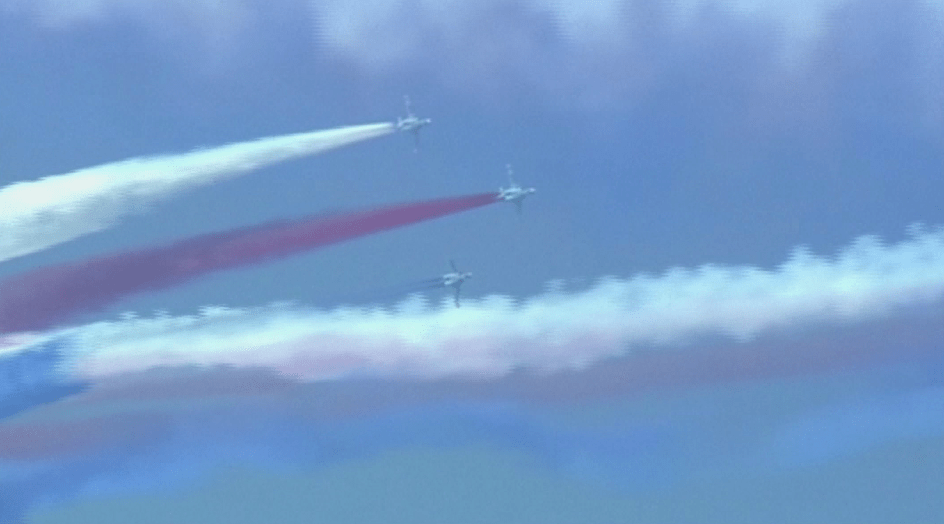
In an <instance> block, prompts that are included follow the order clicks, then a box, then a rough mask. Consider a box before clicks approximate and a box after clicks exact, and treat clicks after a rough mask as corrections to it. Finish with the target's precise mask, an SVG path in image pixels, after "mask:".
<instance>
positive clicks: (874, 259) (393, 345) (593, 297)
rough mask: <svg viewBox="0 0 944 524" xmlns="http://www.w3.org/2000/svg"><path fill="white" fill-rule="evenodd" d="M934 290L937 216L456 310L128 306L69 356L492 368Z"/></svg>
mask: <svg viewBox="0 0 944 524" xmlns="http://www.w3.org/2000/svg"><path fill="white" fill-rule="evenodd" d="M25 289H27V290H29V291H32V288H30V287H27V288H25ZM19 294H20V295H22V294H23V293H22V292H21V293H19ZM942 294H944V230H937V231H933V232H915V233H914V234H913V235H912V238H911V239H909V240H906V241H903V242H901V243H898V244H895V245H891V246H884V245H882V244H881V243H880V242H879V241H877V240H876V239H875V238H874V237H862V238H860V239H859V240H858V241H856V242H855V243H854V244H853V245H852V246H851V247H849V248H847V249H846V250H845V251H844V252H842V253H841V254H840V255H839V256H838V257H836V258H835V259H834V260H830V259H827V258H822V257H816V256H814V255H811V254H809V253H808V252H806V251H805V250H802V249H800V250H797V251H796V252H795V253H794V255H793V257H791V259H790V260H789V261H788V262H786V263H784V264H783V265H781V266H780V267H779V268H777V269H775V270H762V269H758V268H752V267H720V266H703V267H701V268H699V269H697V270H684V269H673V270H670V271H668V272H666V273H665V274H663V275H661V276H648V275H639V276H636V277H633V278H629V279H618V278H605V279H602V280H601V281H600V282H599V283H597V284H596V285H595V286H593V287H591V288H590V289H587V290H585V291H582V292H576V293H563V292H548V293H546V294H544V295H540V296H536V297H533V298H530V299H528V300H524V301H520V302H517V303H516V302H515V301H513V300H512V299H510V298H506V297H500V296H494V297H486V298H484V299H479V300H474V299H467V301H466V304H463V306H464V307H463V308H462V309H461V310H457V309H455V308H453V307H451V306H445V307H440V308H433V307H429V306H428V305H427V304H426V302H425V301H423V300H422V299H412V300H407V301H404V302H402V303H400V304H399V305H398V306H396V307H395V308H394V309H392V310H384V309H380V308H373V309H368V308H340V309H336V310H332V311H321V310H315V309H305V308H299V307H289V306H272V307H263V308H256V309H228V308H208V309H206V310H204V311H203V312H201V314H200V315H196V316H186V317H159V318H127V319H125V320H120V321H114V322H99V323H96V324H90V325H86V326H83V327H78V328H75V329H73V330H71V331H70V333H71V335H72V336H73V337H75V343H76V345H77V347H81V348H86V349H87V350H86V351H84V352H80V353H79V354H77V355H76V359H75V361H74V364H75V368H74V369H75V371H76V373H78V376H79V377H82V378H95V377H99V378H100V377H107V376H110V375H116V374H122V373H126V372H138V371H144V370H147V369H150V368H152V367H155V366H164V365H168V366H174V365H183V366H186V365H192V364H198V365H218V364H226V365H233V366H236V367H263V368H269V369H272V370H275V371H277V372H279V373H282V374H283V375H284V376H286V377H294V378H296V379H299V380H318V379H321V378H331V377H337V376H347V375H351V374H354V375H357V374H358V373H367V374H369V375H370V376H383V375H387V376H392V377H411V376H414V377H415V376H419V377H448V376H467V377H470V376H475V377H487V376H492V377H495V376H502V375H506V374H508V373H511V372H512V371H513V370H516V369H522V368H530V369H533V370H542V371H552V370H562V369H583V368H585V367H587V366H589V365H592V364H593V363H595V362H599V361H600V360H601V359H604V358H609V357H614V356H620V355H626V354H628V353H630V354H631V352H632V351H633V349H634V348H644V349H646V350H650V349H652V348H653V347H656V346H659V345H667V344H677V343H680V342H685V341H690V340H697V339H698V337H713V336H716V335H723V336H725V337H728V338H733V339H735V340H748V339H751V338H753V337H756V336H758V335H761V334H764V333H774V332H777V331H780V330H784V329H790V328H809V327H819V326H824V325H825V326H830V325H831V326H842V325H845V324H847V323H848V322H850V321H863V320H870V319H877V318H882V317H887V316H889V315H892V314H893V313H895V311H896V310H897V309H899V308H902V307H914V306H921V305H925V304H931V303H936V302H938V301H939V300H940V298H941V296H942ZM47 295H49V296H55V294H54V293H53V294H49V293H47ZM27 296H28V295H27ZM45 300H48V299H45ZM31 308H32V306H31ZM31 308H30V309H31ZM19 310H20V308H16V309H10V308H6V309H5V310H4V313H5V314H8V315H12V314H14V313H16V312H17V311H19ZM24 324H27V323H24V322H22V321H20V322H18V323H16V322H11V321H9V320H7V325H24ZM654 354H655V355H658V354H659V353H654ZM675 354H677V355H678V358H683V357H682V353H679V352H678V351H675ZM850 358H854V357H850ZM654 365H656V366H659V365H661V364H658V362H657V363H655V364H654ZM732 366H734V367H735V368H736V367H737V365H736V363H735V364H732Z"/></svg>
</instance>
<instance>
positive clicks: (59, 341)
mask: <svg viewBox="0 0 944 524" xmlns="http://www.w3.org/2000/svg"><path fill="white" fill-rule="evenodd" d="M71 349H72V348H71V347H70V344H69V343H67V341H66V338H65V337H59V338H55V339H52V340H49V341H46V342H44V343H42V344H40V345H39V346H37V347H35V348H31V349H26V350H23V351H18V352H16V353H12V354H8V355H0V420H3V419H5V418H7V417H11V416H13V415H16V414H17V413H20V412H23V411H26V410H28V409H31V408H33V407H36V406H41V405H43V404H49V403H52V402H56V401H58V400H61V399H63V398H66V397H68V396H71V395H75V394H77V393H81V392H82V391H85V390H86V389H87V388H88V387H89V385H90V384H89V383H88V382H82V381H78V380H74V379H70V378H67V377H68V374H66V373H62V371H63V370H62V369H61V368H62V366H63V365H64V361H65V359H66V358H67V353H69V352H70V350H71Z"/></svg>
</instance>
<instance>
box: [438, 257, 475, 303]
mask: <svg viewBox="0 0 944 524" xmlns="http://www.w3.org/2000/svg"><path fill="white" fill-rule="evenodd" d="M449 266H450V267H451V268H452V273H446V274H445V275H443V276H442V281H441V285H442V287H451V288H453V289H454V290H455V296H456V307H459V287H460V286H462V283H463V282H465V281H466V280H467V279H469V278H471V277H472V273H468V272H464V271H459V270H458V269H457V268H456V263H455V261H453V260H450V261H449Z"/></svg>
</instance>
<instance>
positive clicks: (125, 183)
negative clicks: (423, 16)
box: [0, 123, 394, 261]
mask: <svg viewBox="0 0 944 524" xmlns="http://www.w3.org/2000/svg"><path fill="white" fill-rule="evenodd" d="M393 131H394V126H393V124H389V123H382V124H368V125H359V126H349V127H341V128H337V129H328V130H323V131H312V132H307V133H297V134H292V135H284V136H275V137H268V138H261V139H258V140H254V141H250V142H239V143H235V144H229V145H225V146H220V147H213V148H209V149H198V150H195V151H192V152H189V153H183V154H177V155H161V156H154V157H143V158H132V159H129V160H123V161H121V162H114V163H110V164H103V165H100V166H95V167H89V168H85V169H80V170H78V171H73V172H72V173H67V174H64V175H56V176H50V177H46V178H42V179H40V180H35V181H32V182H17V183H14V184H11V185H9V186H6V187H4V188H2V189H0V261H3V260H9V259H11V258H15V257H19V256H23V255H27V254H29V253H34V252H36V251H40V250H43V249H46V248H49V247H51V246H54V245H56V244H61V243H63V242H67V241H69V240H72V239H75V238H78V237H80V236H83V235H87V234H90V233H94V232H96V231H101V230H103V229H106V228H108V227H110V226H112V225H114V224H115V223H116V222H117V221H118V220H119V219H120V218H121V217H122V216H124V215H128V214H131V213H135V212H140V210H142V209H147V207H148V206H150V205H151V204H153V203H155V202H157V201H159V200H162V199H165V198H168V197H171V196H173V195H174V194H175V193H178V192H180V191H184V190H187V189H194V188H197V187H200V186H203V185H207V184H211V183H214V182H219V181H220V180H223V179H225V178H228V177H233V176H236V175H240V174H244V173H247V172H249V171H252V170H254V169H259V168H262V167H265V166H267V165H270V164H274V163H276V162H282V161H286V160H291V159H293V158H299V157H303V156H308V155H316V154H319V153H324V152H326V151H329V150H332V149H336V148H339V147H343V146H347V145H351V144H355V143H358V142H362V141H364V140H369V139H371V138H377V137H381V136H384V135H387V134H390V133H392V132H393Z"/></svg>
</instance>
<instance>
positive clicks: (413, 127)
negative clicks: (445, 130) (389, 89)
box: [397, 95, 433, 153]
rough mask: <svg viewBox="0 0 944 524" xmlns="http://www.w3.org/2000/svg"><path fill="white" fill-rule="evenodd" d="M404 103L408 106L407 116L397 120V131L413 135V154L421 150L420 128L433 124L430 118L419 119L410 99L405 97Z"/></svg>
mask: <svg viewBox="0 0 944 524" xmlns="http://www.w3.org/2000/svg"><path fill="white" fill-rule="evenodd" d="M403 102H404V104H406V116H405V117H402V118H399V117H398V118H397V131H411V132H412V133H413V141H414V144H415V145H414V147H413V152H414V153H415V152H417V151H419V150H420V128H422V127H423V126H426V125H429V124H431V123H433V121H432V119H430V118H417V116H416V115H414V114H413V108H412V105H411V104H410V97H409V96H406V95H404V96H403Z"/></svg>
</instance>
